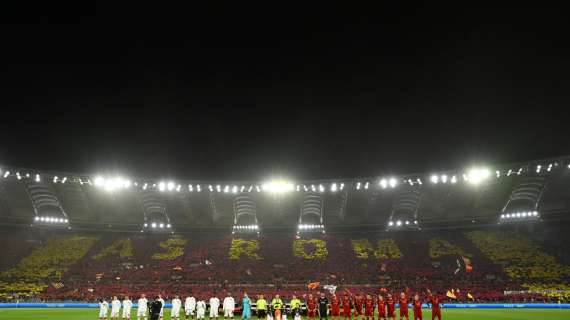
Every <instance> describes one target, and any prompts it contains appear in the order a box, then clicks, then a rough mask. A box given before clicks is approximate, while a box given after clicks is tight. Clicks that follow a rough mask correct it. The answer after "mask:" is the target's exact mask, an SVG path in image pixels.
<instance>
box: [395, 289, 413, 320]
mask: <svg viewBox="0 0 570 320" xmlns="http://www.w3.org/2000/svg"><path fill="white" fill-rule="evenodd" d="M398 302H399V303H400V320H402V319H403V318H404V317H405V318H406V319H408V320H410V314H409V313H408V297H406V294H405V293H404V292H402V293H400V300H399V301H398Z"/></svg>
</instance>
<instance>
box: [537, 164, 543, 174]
mask: <svg viewBox="0 0 570 320" xmlns="http://www.w3.org/2000/svg"><path fill="white" fill-rule="evenodd" d="M541 169H542V166H541V165H540V164H539V165H538V166H536V173H539V172H540V170H541Z"/></svg>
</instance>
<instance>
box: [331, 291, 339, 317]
mask: <svg viewBox="0 0 570 320" xmlns="http://www.w3.org/2000/svg"><path fill="white" fill-rule="evenodd" d="M331 316H332V317H333V319H335V318H338V317H339V316H340V300H339V299H338V297H337V296H336V294H334V293H333V295H332V298H331Z"/></svg>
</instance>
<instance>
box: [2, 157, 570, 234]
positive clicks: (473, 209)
mask: <svg viewBox="0 0 570 320" xmlns="http://www.w3.org/2000/svg"><path fill="white" fill-rule="evenodd" d="M478 168H484V169H478V170H485V174H486V176H485V177H483V178H481V179H480V180H481V181H470V176H469V175H470V173H469V170H470V169H465V170H456V171H448V172H437V173H425V174H409V175H386V176H383V177H370V178H358V179H328V180H315V181H286V180H283V178H280V179H282V180H276V181H282V182H276V183H282V184H283V185H276V186H271V185H267V183H274V182H251V181H193V180H174V179H173V180H160V179H134V178H132V179H131V178H129V179H127V178H116V175H109V176H99V175H97V174H93V175H82V174H74V173H62V172H41V171H38V170H33V169H25V168H14V167H12V168H10V167H0V170H1V171H0V216H1V224H3V225H22V226H24V225H27V226H33V227H43V226H52V225H53V226H60V227H66V228H72V229H74V230H82V229H86V230H87V229H94V230H100V229H105V230H120V231H133V232H141V231H146V230H148V231H151V232H152V231H156V232H159V231H161V230H160V229H164V230H163V231H165V232H166V231H167V232H187V231H192V230H201V229H203V230H211V229H216V230H223V229H227V230H234V231H236V230H237V231H241V230H240V229H236V226H239V227H241V228H242V229H243V231H248V230H247V228H251V230H250V231H255V232H266V231H270V230H277V229H281V230H288V229H291V230H298V231H304V230H299V226H300V225H306V226H313V227H318V226H321V225H322V226H323V229H325V230H326V231H327V232H336V231H343V230H354V229H355V228H359V229H361V228H365V229H369V230H399V229H400V230H405V229H412V230H413V229H422V228H424V229H425V228H427V229H429V228H443V227H466V226H469V225H473V226H481V225H489V224H497V223H510V222H520V223H524V222H525V221H530V220H533V221H556V220H559V219H566V218H567V217H568V213H569V211H570V157H559V158H553V159H542V160H535V161H528V162H525V163H513V164H506V165H500V166H491V165H489V166H481V167H478ZM478 178H479V177H478ZM98 179H99V180H100V181H97V180H98ZM105 179H106V182H105ZM113 179H121V180H113ZM471 179H473V178H472V177H471ZM105 183H107V184H111V185H106V184H105ZM273 187H275V188H284V189H283V190H281V189H276V190H272V189H271V188H273ZM517 214H518V216H517ZM511 215H512V218H511ZM523 215H524V216H523ZM527 215H528V216H527ZM44 217H45V219H46V220H47V219H49V218H54V217H55V219H54V221H55V223H49V221H43V220H44ZM507 217H508V218H507ZM40 219H41V221H40ZM43 222H46V223H43ZM58 222H62V223H58ZM64 222H65V223H64ZM153 223H156V225H154V228H151V225H152V224H153ZM161 224H162V227H163V228H159V225H161ZM167 226H168V227H167ZM247 226H251V227H247ZM253 226H255V228H256V229H253V228H254V227H253ZM232 228H233V229H232ZM311 230H312V229H311ZM311 230H308V231H311ZM318 231H320V229H318Z"/></svg>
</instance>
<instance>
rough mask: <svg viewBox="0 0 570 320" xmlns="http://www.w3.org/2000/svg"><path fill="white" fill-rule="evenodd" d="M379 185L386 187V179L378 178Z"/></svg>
mask: <svg viewBox="0 0 570 320" xmlns="http://www.w3.org/2000/svg"><path fill="white" fill-rule="evenodd" d="M380 186H381V187H382V189H386V187H388V180H386V179H382V180H380Z"/></svg>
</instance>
